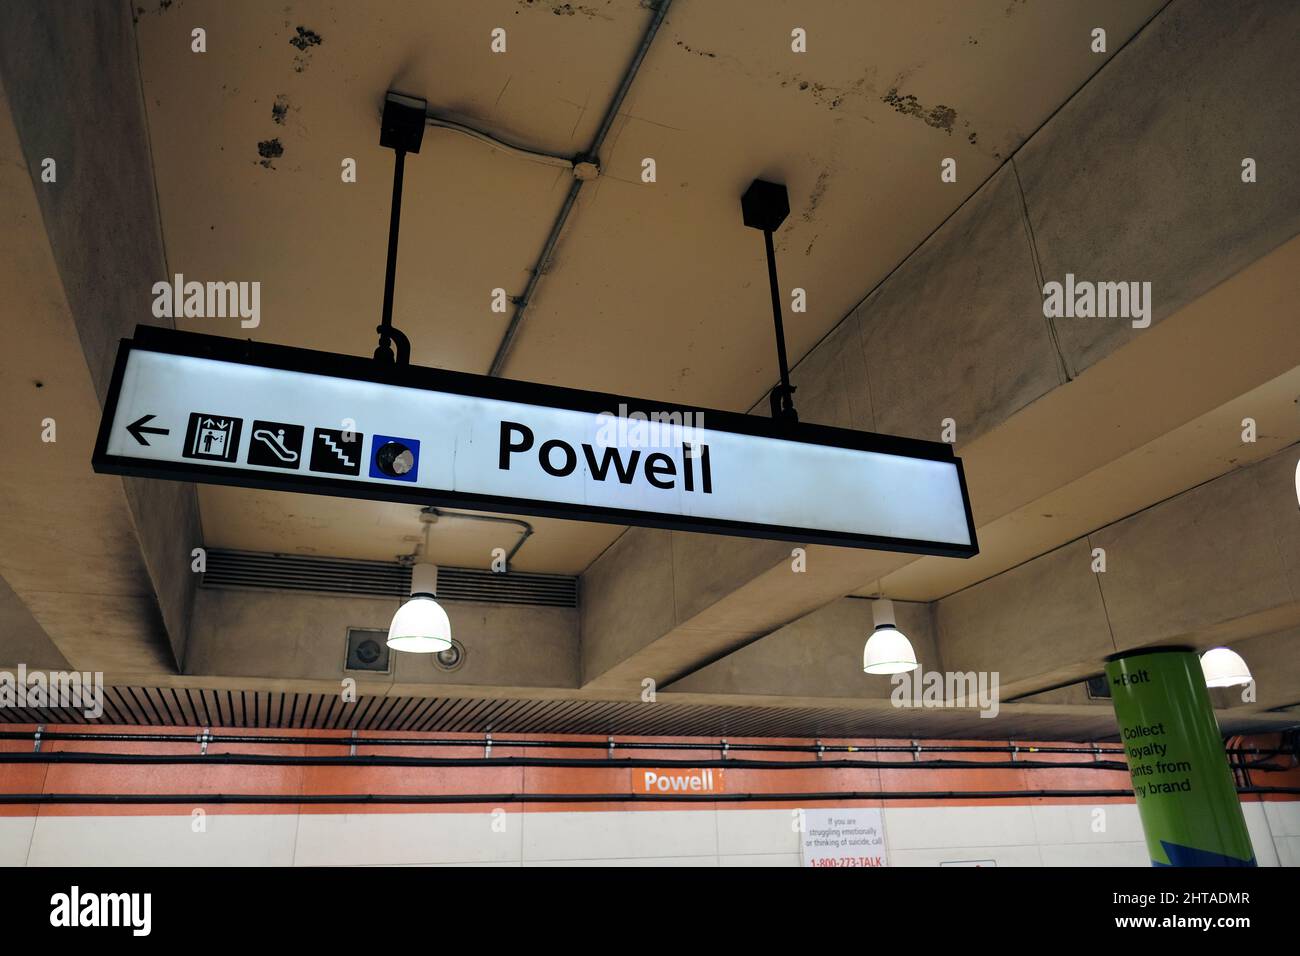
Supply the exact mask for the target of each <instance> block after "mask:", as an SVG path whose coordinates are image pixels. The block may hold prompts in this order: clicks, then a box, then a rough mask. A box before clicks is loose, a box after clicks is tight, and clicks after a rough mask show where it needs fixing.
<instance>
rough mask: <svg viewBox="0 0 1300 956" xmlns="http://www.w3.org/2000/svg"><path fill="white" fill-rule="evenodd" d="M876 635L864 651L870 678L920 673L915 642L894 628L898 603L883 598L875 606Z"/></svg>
mask: <svg viewBox="0 0 1300 956" xmlns="http://www.w3.org/2000/svg"><path fill="white" fill-rule="evenodd" d="M871 617H872V620H873V621H874V623H875V627H876V629H875V631H874V632H872V634H871V636H870V637H869V638H867V646H866V647H865V648H864V649H863V651H862V670H863V671H864V672H866V673H868V674H902V673H905V672H907V671H913V670H916V668H917V666H918V664H917V662H916V651H914V650H912V642H911V641H909V640H908V639H907V637H906V636H905V635H904V634H903V632H902V631H900V630H899V629H898V628H897V627H895V626H894V602H893V601H890V600H889V599H888V598H881V599H880V600H878V601H872V602H871Z"/></svg>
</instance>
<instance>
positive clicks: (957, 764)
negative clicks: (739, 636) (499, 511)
mask: <svg viewBox="0 0 1300 956" xmlns="http://www.w3.org/2000/svg"><path fill="white" fill-rule="evenodd" d="M356 742H357V744H358V745H363V744H364V743H365V741H364V739H363V738H357V741H356ZM493 743H495V741H493ZM56 763H67V764H105V765H109V766H173V765H190V764H194V765H200V764H233V765H239V766H265V767H331V766H337V767H411V768H431V767H441V768H465V767H554V768H569V769H574V768H582V769H587V768H598V769H607V768H618V767H621V768H624V769H627V768H656V767H660V768H680V769H684V770H698V769H709V768H715V769H723V768H728V769H736V770H739V769H747V770H825V769H828V768H832V767H833V768H835V769H838V770H1110V771H1121V772H1122V771H1125V770H1127V769H1128V764H1127V763H1126V762H1124V761H1122V760H1086V761H1050V760H1028V761H1026V760H1014V761H1013V760H917V761H897V760H855V759H847V760H748V759H745V758H739V759H737V758H734V757H733V758H728V759H723V760H719V759H717V758H711V759H708V760H674V759H668V760H665V759H663V758H651V757H613V758H610V757H400V756H390V755H388V754H360V755H357V756H335V757H329V756H325V755H312V756H300V755H297V754H250V753H214V752H213V751H211V750H209V751H207V752H206V753H187V754H130V753H91V752H87V751H69V750H55V751H37V752H33V753H16V752H13V751H8V752H0V765H3V764H56ZM1263 769H1267V770H1281V769H1283V768H1282V767H1280V766H1268V767H1265V768H1263Z"/></svg>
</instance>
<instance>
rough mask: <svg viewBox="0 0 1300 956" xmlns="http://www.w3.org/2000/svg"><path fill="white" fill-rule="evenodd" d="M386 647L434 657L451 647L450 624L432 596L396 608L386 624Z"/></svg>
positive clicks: (415, 599) (419, 598)
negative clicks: (391, 619) (391, 621)
mask: <svg viewBox="0 0 1300 956" xmlns="http://www.w3.org/2000/svg"><path fill="white" fill-rule="evenodd" d="M388 646H389V647H391V648H392V649H393V650H395V651H409V652H411V653H415V654H436V653H438V652H439V651H445V650H447V648H449V647H451V621H449V620H448V619H447V612H446V611H444V610H443V609H442V605H441V604H439V603H438V602H437V601H435V600H434V599H433V598H431V597H424V596H420V597H413V598H411V599H410V600H409V601H407V602H406V603H405V604H403V605H402V606H401V607H399V608H398V609H397V613H396V614H394V615H393V623H392V624H390V625H388Z"/></svg>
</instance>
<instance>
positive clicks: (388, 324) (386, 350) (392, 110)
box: [375, 90, 428, 369]
mask: <svg viewBox="0 0 1300 956" xmlns="http://www.w3.org/2000/svg"><path fill="white" fill-rule="evenodd" d="M427 113H428V103H426V102H425V101H424V100H422V99H420V98H419V97H416V96H407V95H406V94H404V93H395V92H393V91H392V90H389V91H388V95H387V96H385V97H384V115H383V118H382V119H381V120H380V121H379V145H380V146H383V147H386V148H388V149H391V150H393V153H394V158H393V205H392V210H391V212H390V214H389V219H388V264H387V267H386V269H385V271H384V308H383V313H382V315H381V318H380V321H379V325H378V326H376V328H375V331H376V332H378V333H379V347H378V348H376V349H375V361H376V362H379V363H380V364H381V365H384V366H386V367H388V368H390V369H391V368H394V367H399V368H400V367H402V366H405V365H408V364H410V360H411V342H410V340H409V339H408V338H407V337H406V336H405V335H403V334H402V332H401V331H400V330H398V329H395V328H393V285H394V283H395V282H396V279H397V233H398V226H399V224H400V222H401V218H402V174H403V172H404V171H405V169H406V154H407V153H418V152H419V151H420V143H421V142H422V141H423V140H424V126H425V118H426V115H427ZM394 345H396V347H397V351H396V353H395V354H394V352H393V346H394Z"/></svg>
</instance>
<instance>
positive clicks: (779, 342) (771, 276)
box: [763, 229, 794, 408]
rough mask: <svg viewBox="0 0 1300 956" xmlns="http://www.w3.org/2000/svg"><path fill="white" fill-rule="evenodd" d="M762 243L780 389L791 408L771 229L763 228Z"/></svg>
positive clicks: (779, 291) (779, 292)
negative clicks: (774, 330) (769, 290)
mask: <svg viewBox="0 0 1300 956" xmlns="http://www.w3.org/2000/svg"><path fill="white" fill-rule="evenodd" d="M763 244H764V245H765V246H766V247H767V281H768V284H769V285H770V286H771V287H772V322H773V323H774V324H775V325H776V359H777V363H778V364H779V365H780V366H781V390H782V391H783V392H784V393H785V396H786V397H785V401H786V402H787V403H789V407H791V408H793V407H794V406H793V402H792V401H791V399H790V394H791V392H792V391H793V390H792V389H791V388H790V362H789V360H788V359H787V358H786V355H785V326H784V325H783V324H782V323H781V286H780V283H778V282H777V280H776V246H775V245H774V244H773V242H772V230H770V229H764V230H763Z"/></svg>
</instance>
